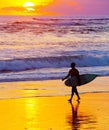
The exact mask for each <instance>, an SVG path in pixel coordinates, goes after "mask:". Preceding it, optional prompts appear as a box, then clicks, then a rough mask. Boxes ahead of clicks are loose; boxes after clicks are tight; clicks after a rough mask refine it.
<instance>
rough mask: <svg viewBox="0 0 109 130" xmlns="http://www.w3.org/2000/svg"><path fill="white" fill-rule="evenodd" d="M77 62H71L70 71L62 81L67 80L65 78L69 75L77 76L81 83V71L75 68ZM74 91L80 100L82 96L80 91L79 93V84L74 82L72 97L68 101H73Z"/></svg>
mask: <svg viewBox="0 0 109 130" xmlns="http://www.w3.org/2000/svg"><path fill="white" fill-rule="evenodd" d="M75 65H76V64H75V63H74V62H73V63H71V69H70V70H69V72H68V74H67V76H65V77H64V78H63V79H62V81H63V80H65V79H67V78H68V77H69V76H71V77H74V76H75V77H76V78H77V80H78V85H80V78H79V71H78V70H77V69H76V68H75ZM74 93H75V94H76V96H77V97H78V99H77V100H78V101H79V100H80V96H79V93H78V90H77V86H76V85H73V84H72V92H71V97H70V99H69V100H68V101H70V102H71V101H72V98H73V95H74Z"/></svg>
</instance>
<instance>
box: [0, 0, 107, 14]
mask: <svg viewBox="0 0 109 130" xmlns="http://www.w3.org/2000/svg"><path fill="white" fill-rule="evenodd" d="M0 15H44V16H73V15H74V16H76V15H109V0H13V1H12V0H1V1H0Z"/></svg>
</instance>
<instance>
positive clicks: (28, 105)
mask: <svg viewBox="0 0 109 130" xmlns="http://www.w3.org/2000/svg"><path fill="white" fill-rule="evenodd" d="M25 113H26V126H25V129H27V130H37V129H36V128H37V114H38V100H36V99H35V98H26V99H25Z"/></svg>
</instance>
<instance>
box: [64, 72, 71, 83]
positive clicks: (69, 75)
mask: <svg viewBox="0 0 109 130" xmlns="http://www.w3.org/2000/svg"><path fill="white" fill-rule="evenodd" d="M69 76H70V72H69V73H68V74H67V76H65V77H64V78H63V79H62V81H63V80H65V79H67V78H68V77H69Z"/></svg>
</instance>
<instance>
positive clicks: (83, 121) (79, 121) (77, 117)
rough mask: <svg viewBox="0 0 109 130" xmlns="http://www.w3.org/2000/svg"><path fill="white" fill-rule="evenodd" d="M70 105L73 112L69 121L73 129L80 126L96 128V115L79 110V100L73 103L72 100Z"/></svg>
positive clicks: (75, 129)
mask: <svg viewBox="0 0 109 130" xmlns="http://www.w3.org/2000/svg"><path fill="white" fill-rule="evenodd" d="M70 105H71V109H72V114H71V115H69V116H68V117H67V122H68V124H69V125H70V126H71V127H72V130H79V129H80V128H81V129H84V128H85V129H87V130H90V128H92V129H93V130H96V127H95V124H96V121H95V117H93V116H92V115H86V114H84V113H79V112H78V110H79V105H80V102H79V101H77V103H76V104H72V102H70Z"/></svg>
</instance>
